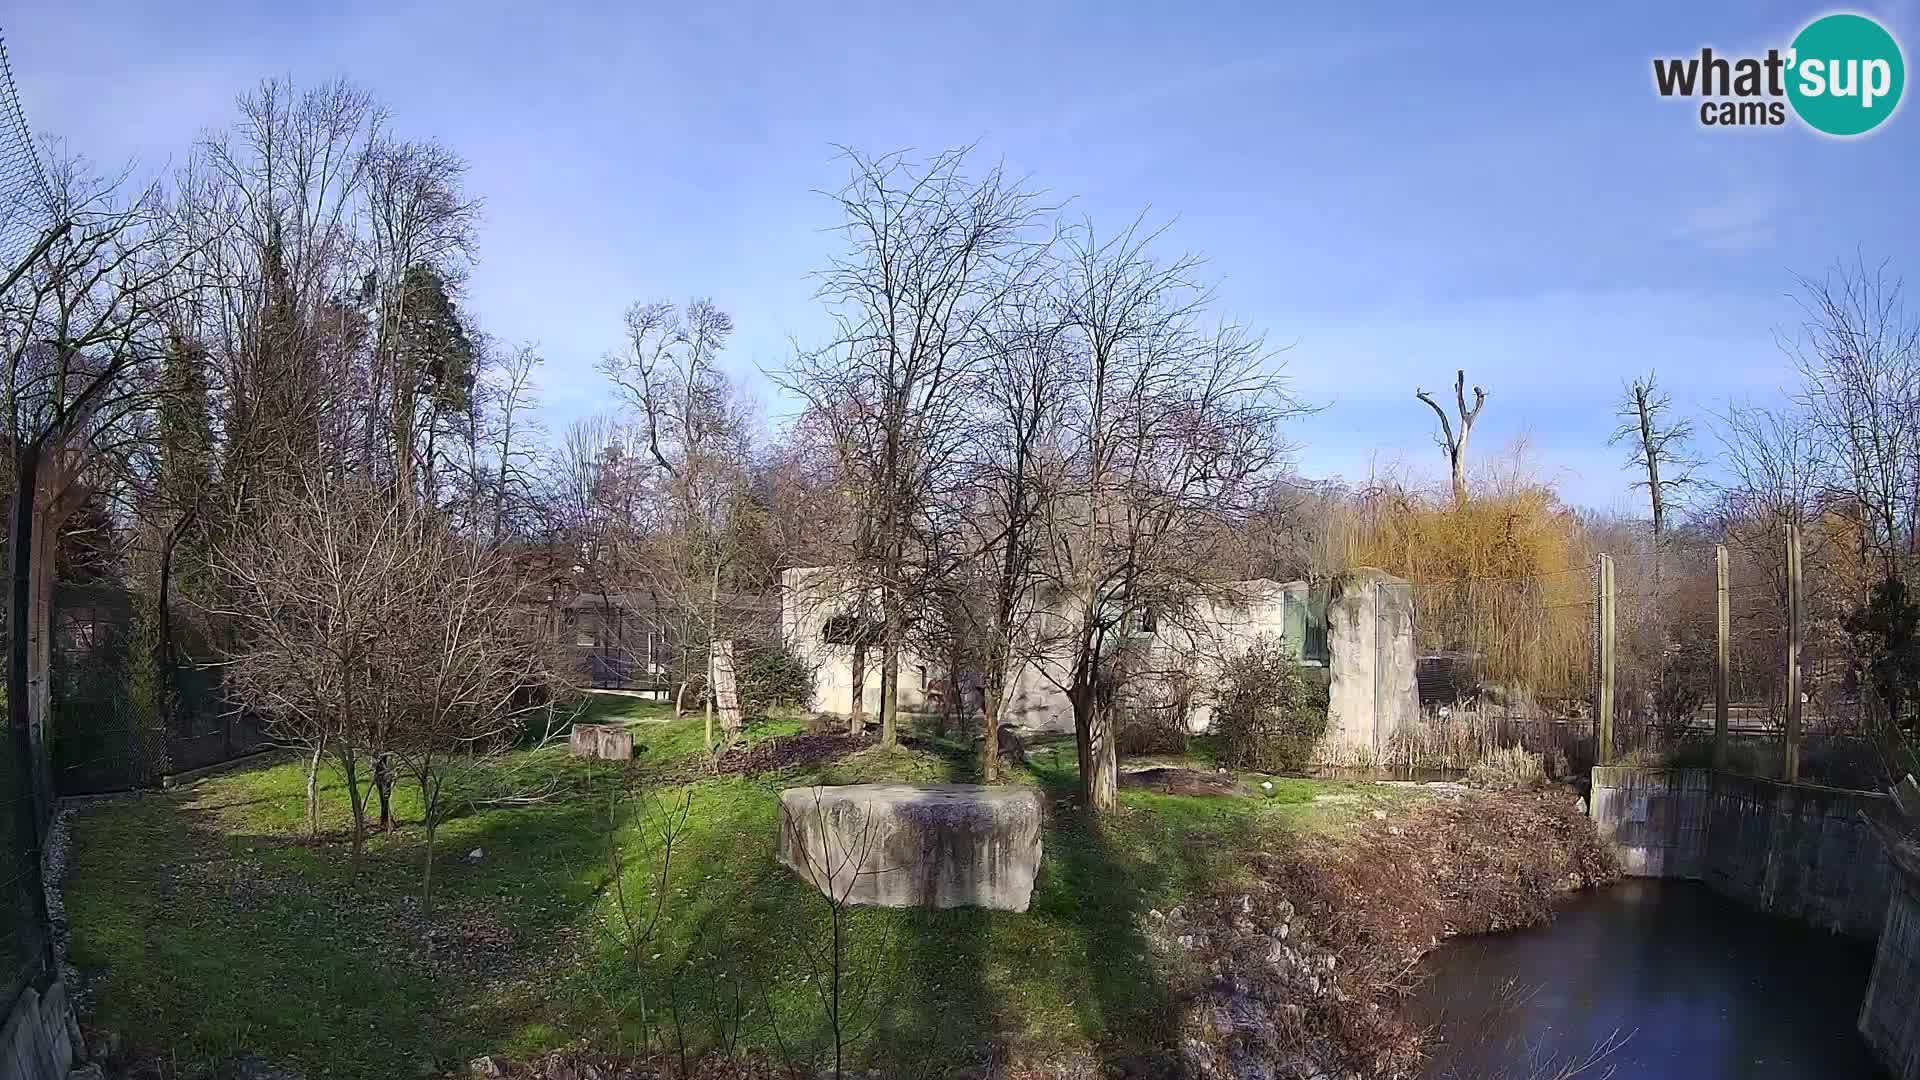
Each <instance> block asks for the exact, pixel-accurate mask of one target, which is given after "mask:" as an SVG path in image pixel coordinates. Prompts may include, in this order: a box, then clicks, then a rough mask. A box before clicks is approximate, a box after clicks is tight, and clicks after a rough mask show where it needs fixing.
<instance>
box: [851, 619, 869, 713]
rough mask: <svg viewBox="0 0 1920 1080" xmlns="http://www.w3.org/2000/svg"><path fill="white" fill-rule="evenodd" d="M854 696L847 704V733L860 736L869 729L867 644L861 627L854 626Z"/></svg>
mask: <svg viewBox="0 0 1920 1080" xmlns="http://www.w3.org/2000/svg"><path fill="white" fill-rule="evenodd" d="M852 683H853V698H852V700H851V701H850V702H849V704H848V706H847V734H849V735H854V736H859V735H864V734H866V730H867V645H866V641H865V640H864V639H863V638H861V637H860V627H859V626H858V625H856V626H855V628H854V641H853V676H852Z"/></svg>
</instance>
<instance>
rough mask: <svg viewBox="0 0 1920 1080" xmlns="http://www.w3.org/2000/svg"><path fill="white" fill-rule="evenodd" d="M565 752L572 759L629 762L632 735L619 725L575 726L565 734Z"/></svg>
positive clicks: (631, 753) (631, 757) (631, 749)
mask: <svg viewBox="0 0 1920 1080" xmlns="http://www.w3.org/2000/svg"><path fill="white" fill-rule="evenodd" d="M567 750H568V751H569V752H570V753H572V754H573V756H574V757H583V758H601V759H603V760H606V761H631V760H632V759H633V733H632V732H630V731H628V730H627V729H626V728H624V727H622V726H621V725H619V724H575V725H573V730H572V731H571V732H568V734H567Z"/></svg>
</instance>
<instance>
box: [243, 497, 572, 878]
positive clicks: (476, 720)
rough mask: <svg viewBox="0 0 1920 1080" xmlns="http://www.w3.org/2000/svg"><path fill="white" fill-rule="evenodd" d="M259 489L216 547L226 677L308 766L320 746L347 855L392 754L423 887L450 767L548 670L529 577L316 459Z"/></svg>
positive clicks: (482, 751)
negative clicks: (252, 512) (314, 464)
mask: <svg viewBox="0 0 1920 1080" xmlns="http://www.w3.org/2000/svg"><path fill="white" fill-rule="evenodd" d="M257 505H258V507H259V509H260V517H259V518H258V519H257V520H256V521H255V523H254V524H255V527H254V528H253V529H250V530H247V531H245V532H243V533H239V534H236V535H235V536H233V537H230V538H228V539H227V540H225V541H223V542H222V544H221V545H220V546H219V547H218V548H217V549H216V551H215V555H214V568H215V572H216V574H217V575H218V578H219V581H220V585H221V586H222V588H221V595H222V596H223V597H224V598H225V601H226V603H225V606H224V607H223V608H221V609H220V610H219V612H218V614H219V615H221V616H222V617H224V618H227V619H230V620H233V621H234V622H235V623H236V624H237V625H238V627H239V629H240V631H241V632H240V633H238V634H236V635H235V644H234V645H233V646H232V647H231V649H230V650H229V652H228V655H227V656H226V657H225V660H224V669H225V672H226V676H227V685H228V690H229V693H230V694H231V695H232V696H233V697H234V699H235V700H237V701H238V702H240V703H241V704H242V705H244V706H245V707H246V708H249V709H251V710H253V711H255V712H257V713H258V714H260V715H262V716H264V717H266V719H267V721H268V723H269V724H270V727H271V730H272V731H273V733H274V735H275V736H276V738H278V739H279V740H280V741H281V742H283V743H285V744H287V745H291V746H297V747H299V748H301V749H302V750H303V751H305V752H306V753H307V754H308V755H309V761H310V762H311V763H312V765H313V766H317V764H318V762H319V760H320V759H321V757H322V756H326V755H330V756H331V759H332V760H333V762H334V764H335V766H336V767H337V768H338V769H339V771H340V774H341V777H342V779H343V780H344V781H345V786H346V789H347V795H348V800H349V805H350V808H351V811H352V814H353V853H354V865H355V868H356V870H357V869H358V865H359V861H360V856H361V853H362V851H363V849H364V846H365V839H366V833H367V810H368V808H367V796H368V794H369V790H370V787H371V786H372V784H373V782H374V781H375V777H373V776H371V775H369V773H368V771H367V770H368V769H369V768H375V767H378V768H386V767H387V766H385V765H383V764H381V759H382V758H384V757H387V756H389V755H391V756H392V757H393V758H394V759H395V760H397V761H398V763H399V765H400V767H401V768H403V769H404V770H405V771H406V772H407V773H408V774H409V775H411V776H412V777H413V778H414V780H415V781H416V782H417V783H418V784H419V786H420V794H421V798H422V802H423V805H424V807H425V814H426V816H425V826H426V831H427V843H428V848H427V861H426V864H425V877H424V879H423V880H424V882H425V885H426V887H427V888H428V889H430V888H431V884H432V866H433V849H432V844H433V839H434V834H435V831H436V829H437V826H438V825H439V823H440V822H441V821H442V820H443V819H444V817H445V813H446V808H447V805H448V804H447V803H446V802H445V801H444V798H445V792H446V780H447V776H448V775H449V772H450V771H451V770H453V769H455V768H469V767H472V766H473V763H474V762H475V761H476V760H479V759H484V758H485V757H486V756H488V755H489V754H490V753H492V752H494V751H497V750H499V749H502V748H504V747H505V746H506V745H507V744H508V743H509V742H510V741H511V737H512V736H513V735H514V734H515V733H517V731H518V730H519V726H520V725H519V720H520V717H521V716H522V714H523V713H524V711H525V709H526V708H527V705H526V702H527V701H528V697H527V693H528V691H530V690H531V689H533V688H534V687H536V686H538V685H539V684H540V683H543V682H544V681H546V679H547V677H548V670H549V669H548V667H547V664H546V661H545V647H546V641H545V635H544V633H543V632H542V630H543V628H542V627H540V626H539V625H538V622H537V620H529V619H528V618H527V617H526V616H527V615H528V614H529V613H530V612H535V611H537V610H538V607H537V596H536V595H535V594H533V593H531V592H529V591H528V590H529V588H531V587H537V583H534V582H523V581H522V579H521V578H520V577H519V576H518V575H516V574H514V573H512V572H511V570H510V568H509V567H508V566H507V565H506V564H505V561H504V559H503V558H502V557H501V555H500V554H499V553H498V552H497V551H496V550H495V549H492V548H491V547H484V546H479V545H475V544H471V543H469V542H467V541H465V540H462V539H461V538H459V537H456V536H455V535H454V534H453V533H452V532H451V531H450V530H448V528H447V527H446V523H445V521H444V520H443V519H441V518H438V517H434V516H427V515H415V514H409V513H408V512H407V510H406V508H405V506H404V500H403V498H401V497H400V496H399V494H398V493H397V492H394V491H392V489H391V488H388V487H387V486H386V485H384V484H378V485H375V486H370V485H369V484H368V482H367V481H366V480H365V479H364V478H362V477H360V476H359V475H358V474H356V473H352V472H345V471H341V470H337V469H335V470H331V471H329V470H326V469H321V468H314V469H311V470H310V471H309V472H308V473H307V475H305V476H304V477H302V478H301V481H300V483H299V484H298V485H297V486H296V487H294V488H291V489H289V490H287V491H285V492H277V493H275V494H274V495H273V496H272V497H271V498H269V499H267V500H264V501H262V502H260V503H258V504H257ZM311 790H312V780H311V776H310V778H309V791H310V792H311ZM310 811H311V807H310ZM427 895H429V896H430V893H429V894H427Z"/></svg>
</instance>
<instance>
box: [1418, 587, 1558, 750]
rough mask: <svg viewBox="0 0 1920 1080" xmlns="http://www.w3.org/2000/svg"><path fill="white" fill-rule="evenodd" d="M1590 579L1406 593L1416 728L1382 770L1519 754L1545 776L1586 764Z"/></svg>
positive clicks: (1422, 588)
mask: <svg viewBox="0 0 1920 1080" xmlns="http://www.w3.org/2000/svg"><path fill="white" fill-rule="evenodd" d="M1591 577H1592V572H1591V570H1590V569H1589V568H1587V567H1570V568H1567V569H1565V570H1562V571H1556V572H1553V573H1548V574H1543V575H1539V576H1532V577H1519V578H1476V579H1471V580H1457V581H1439V582H1426V583H1422V584H1419V585H1416V586H1414V587H1413V611H1414V650H1415V655H1416V657H1417V659H1416V662H1415V682H1416V684H1417V690H1418V695H1419V702H1420V712H1421V717H1422V722H1421V723H1420V724H1418V725H1415V727H1414V728H1413V729H1412V730H1411V731H1407V732H1403V733H1400V734H1399V735H1398V736H1397V737H1396V739H1395V740H1394V744H1393V746H1392V747H1391V751H1390V753H1389V758H1390V762H1391V764H1394V765H1398V766H1401V767H1406V768H1415V769H1417V768H1422V767H1425V768H1443V769H1467V768H1471V767H1473V766H1474V765H1475V764H1478V763H1480V762H1482V761H1484V760H1485V759H1486V758H1487V756H1488V755H1489V753H1490V752H1491V751H1494V750H1497V749H1500V748H1502V747H1512V746H1520V747H1524V748H1526V749H1527V750H1530V751H1532V752H1534V753H1537V754H1540V755H1542V756H1543V758H1545V759H1546V760H1547V762H1548V765H1549V771H1558V772H1565V771H1567V770H1570V769H1577V768H1580V767H1582V766H1583V765H1584V764H1589V763H1591V761H1592V759H1593V723H1592V711H1591V706H1590V701H1589V695H1590V692H1591V688H1592V682H1593V680H1592V674H1591V669H1592V666H1593V657H1592V648H1593V633H1592V621H1593V589H1592V584H1591Z"/></svg>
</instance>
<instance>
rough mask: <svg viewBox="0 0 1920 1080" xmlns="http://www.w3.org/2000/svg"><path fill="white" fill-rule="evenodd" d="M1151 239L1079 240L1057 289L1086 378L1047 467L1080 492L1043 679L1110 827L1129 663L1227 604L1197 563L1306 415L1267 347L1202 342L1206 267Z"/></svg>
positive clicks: (1273, 467) (1062, 553)
mask: <svg viewBox="0 0 1920 1080" xmlns="http://www.w3.org/2000/svg"><path fill="white" fill-rule="evenodd" d="M1151 239H1152V237H1151V236H1150V235H1143V234H1141V233H1139V232H1138V231H1136V230H1131V229H1130V230H1128V231H1126V232H1124V233H1121V234H1120V235H1119V236H1117V237H1116V238H1114V239H1112V240H1108V241H1101V240H1099V239H1098V238H1097V236H1096V234H1095V233H1094V231H1093V229H1092V228H1091V226H1087V227H1083V228H1080V229H1078V230H1075V231H1073V232H1070V233H1069V234H1068V237H1067V240H1066V252H1065V257H1064V260H1063V262H1064V267H1063V269H1062V271H1061V277H1060V281H1059V284H1058V288H1059V295H1060V303H1061V306H1062V309H1063V311H1064V312H1065V313H1066V319H1065V321H1066V325H1067V328H1068V340H1069V341H1070V342H1071V348H1072V350H1073V366H1072V369H1071V370H1072V375H1071V378H1070V380H1069V383H1068V391H1067V397H1066V402H1065V406H1064V410H1063V422H1062V423H1061V424H1060V426H1059V428H1058V430H1057V432H1056V434H1055V437H1054V442H1053V445H1052V446H1051V447H1049V448H1048V451H1047V452H1048V453H1050V454H1055V455H1058V457H1059V460H1060V461H1061V462H1062V473H1063V475H1064V476H1067V477H1070V478H1071V479H1070V480H1069V481H1068V482H1067V483H1066V484H1065V486H1064V487H1063V488H1062V489H1061V490H1060V491H1058V492H1055V493H1053V494H1052V496H1051V497H1050V498H1049V499H1048V501H1047V506H1046V509H1045V511H1044V513H1043V515H1042V521H1043V522H1044V537H1045V539H1044V543H1045V545H1046V553H1045V556H1044V558H1043V560H1042V563H1043V566H1044V567H1045V569H1044V571H1043V572H1044V573H1045V574H1046V582H1045V590H1046V593H1047V595H1048V597H1049V599H1050V600H1052V601H1053V602H1054V605H1053V609H1052V610H1051V611H1050V612H1049V613H1048V615H1047V616H1046V617H1045V619H1044V623H1045V626H1044V629H1043V630H1042V634H1043V636H1044V637H1045V638H1046V639H1047V641H1046V646H1045V647H1046V649H1047V651H1048V653H1049V657H1048V659H1047V660H1046V661H1044V662H1042V663H1040V664H1038V665H1037V666H1038V667H1039V668H1040V671H1041V672H1042V674H1044V675H1045V676H1046V677H1047V678H1048V679H1050V680H1051V681H1053V682H1054V684H1055V685H1056V686H1058V687H1059V688H1060V689H1061V690H1062V691H1063V692H1064V693H1065V694H1066V695H1067V697H1068V699H1069V700H1070V701H1071V703H1072V705H1073V713H1074V731H1075V739H1076V744H1077V748H1078V751H1079V757H1080V782H1081V790H1082V795H1083V798H1084V799H1085V802H1086V804H1087V806H1088V807H1089V808H1090V809H1092V810H1095V811H1100V812H1104V811H1108V810H1111V809H1113V808H1114V807H1115V806H1117V805H1118V789H1117V782H1118V777H1117V771H1118V770H1117V762H1116V748H1115V745H1114V729H1113V722H1114V715H1113V711H1114V704H1115V699H1116V691H1117V690H1118V689H1119V686H1118V679H1117V676H1118V674H1119V667H1118V664H1117V659H1118V657H1119V656H1120V655H1121V653H1122V652H1123V649H1124V646H1125V644H1126V641H1127V639H1128V637H1129V636H1130V635H1131V634H1132V633H1133V632H1135V631H1137V630H1141V629H1144V628H1145V624H1144V623H1143V622H1142V621H1141V620H1142V619H1143V618H1148V619H1154V618H1165V619H1169V620H1173V619H1177V618H1179V617H1180V616H1181V614H1182V612H1183V611H1185V610H1188V609H1189V608H1190V607H1191V605H1192V604H1193V603H1194V602H1195V601H1196V600H1198V599H1200V598H1202V597H1205V596H1208V595H1211V594H1217V593H1219V592H1221V591H1222V586H1223V584H1224V583H1222V582H1221V581H1219V580H1218V579H1217V578H1216V577H1215V575H1214V574H1213V573H1212V572H1211V571H1210V569H1209V568H1207V567H1204V566H1201V565H1196V562H1195V560H1194V559H1193V558H1192V553H1193V551H1195V550H1198V549H1200V548H1203V547H1204V546H1205V544H1206V541H1207V539H1208V538H1209V536H1211V535H1212V534H1214V533H1215V532H1216V531H1218V530H1219V529H1221V528H1225V527H1231V526H1232V525H1233V524H1235V523H1237V522H1240V521H1243V520H1244V517H1245V514H1246V513H1247V511H1248V509H1249V507H1250V505H1251V503H1252V501H1253V498H1254V497H1255V495H1256V494H1257V492H1258V490H1259V489H1261V488H1262V487H1263V486H1264V484H1265V482H1266V481H1268V480H1269V479H1271V478H1272V476H1273V475H1274V474H1275V473H1276V471H1277V470H1278V469H1279V468H1280V467H1281V466H1282V465H1283V463H1284V460H1285V451H1286V446H1285V444H1284V443H1283V442H1282V440H1281V439H1280V435H1279V425H1280V424H1281V422H1282V421H1283V420H1284V419H1286V418H1287V417H1288V416H1290V415H1292V414H1294V413H1297V412H1299V411H1300V410H1301V406H1300V405H1299V403H1298V402H1296V401H1295V400H1294V399H1293V398H1292V397H1291V396H1289V395H1288V394H1287V393H1286V392H1285V391H1284V388H1283V387H1282V385H1281V383H1280V381H1279V379H1278V377H1277V376H1276V374H1275V372H1274V369H1273V365H1272V363H1271V360H1272V357H1271V355H1270V354H1269V352H1268V351H1267V349H1266V348H1265V345H1264V343H1263V342H1262V340H1261V339H1260V338H1259V337H1257V336H1254V335H1251V334H1248V333H1246V332H1245V331H1243V330H1241V329H1240V328H1238V327H1235V326H1231V325H1222V326H1219V327H1217V328H1215V329H1212V330H1206V329H1202V328H1201V327H1200V325H1199V318H1200V316H1201V314H1202V313H1203V311H1204V309H1205V306H1206V304H1207V301H1208V299H1209V296H1208V294H1207V293H1206V292H1205V291H1204V290H1202V289H1199V288H1197V287H1196V286H1195V285H1194V284H1193V282H1192V281H1191V272H1192V269H1193V267H1194V265H1195V263H1194V260H1192V259H1190V258H1189V259H1180V260H1176V261H1173V262H1170V263H1162V262H1159V261H1156V260H1155V259H1154V258H1153V256H1152V255H1151V254H1150V253H1149V252H1148V251H1147V244H1148V242H1149V241H1150V240H1151Z"/></svg>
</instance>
